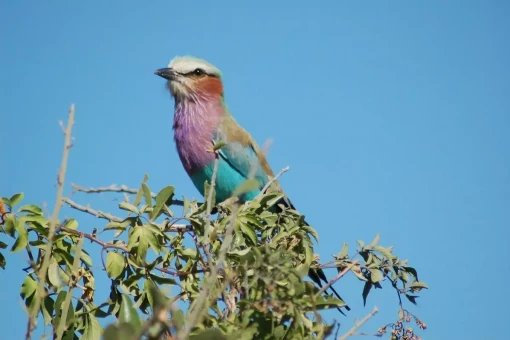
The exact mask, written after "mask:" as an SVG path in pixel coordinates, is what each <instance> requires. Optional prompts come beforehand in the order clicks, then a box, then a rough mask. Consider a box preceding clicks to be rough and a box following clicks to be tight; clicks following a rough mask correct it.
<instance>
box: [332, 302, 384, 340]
mask: <svg viewBox="0 0 510 340" xmlns="http://www.w3.org/2000/svg"><path fill="white" fill-rule="evenodd" d="M377 312H379V309H378V308H377V307H374V309H372V311H371V312H370V313H368V315H367V316H365V317H364V318H363V319H361V320H360V321H358V322H356V323H355V324H354V326H352V328H351V329H349V331H348V332H347V333H345V334H344V335H342V336H340V337H339V338H338V340H345V339H347V338H348V337H350V336H353V335H354V333H356V331H357V330H358V328H360V327H361V326H363V324H364V323H365V322H367V321H368V320H369V319H370V318H371V317H373V316H374V315H376V314H377Z"/></svg>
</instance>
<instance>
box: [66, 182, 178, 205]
mask: <svg viewBox="0 0 510 340" xmlns="http://www.w3.org/2000/svg"><path fill="white" fill-rule="evenodd" d="M71 185H72V186H73V188H74V191H79V192H84V193H89V194H95V193H102V192H121V193H126V194H133V195H136V194H137V193H138V190H137V189H133V188H129V187H127V186H126V185H121V186H117V185H116V184H112V185H110V186H107V187H98V188H86V187H83V186H80V185H77V184H74V183H73V184H71ZM151 197H152V198H156V194H155V193H153V192H151ZM172 205H179V206H183V205H184V202H183V201H181V200H172Z"/></svg>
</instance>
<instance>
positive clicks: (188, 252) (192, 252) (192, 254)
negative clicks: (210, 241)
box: [178, 248, 198, 259]
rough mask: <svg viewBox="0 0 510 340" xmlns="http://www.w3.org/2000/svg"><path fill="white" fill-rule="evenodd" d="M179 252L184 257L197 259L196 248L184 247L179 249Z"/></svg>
mask: <svg viewBox="0 0 510 340" xmlns="http://www.w3.org/2000/svg"><path fill="white" fill-rule="evenodd" d="M178 253H179V255H181V256H182V257H184V258H191V259H196V258H197V255H198V253H197V250H196V248H184V249H182V250H178Z"/></svg>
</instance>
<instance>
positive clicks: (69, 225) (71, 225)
mask: <svg viewBox="0 0 510 340" xmlns="http://www.w3.org/2000/svg"><path fill="white" fill-rule="evenodd" d="M64 227H66V228H69V229H73V230H76V229H78V221H76V220H75V219H74V218H70V219H68V220H67V221H66V223H64Z"/></svg>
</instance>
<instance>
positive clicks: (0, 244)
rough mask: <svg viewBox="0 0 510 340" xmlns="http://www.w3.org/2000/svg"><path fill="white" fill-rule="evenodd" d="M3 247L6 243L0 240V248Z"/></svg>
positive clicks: (5, 246)
mask: <svg viewBox="0 0 510 340" xmlns="http://www.w3.org/2000/svg"><path fill="white" fill-rule="evenodd" d="M5 248H7V243H4V242H2V241H0V249H5Z"/></svg>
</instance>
